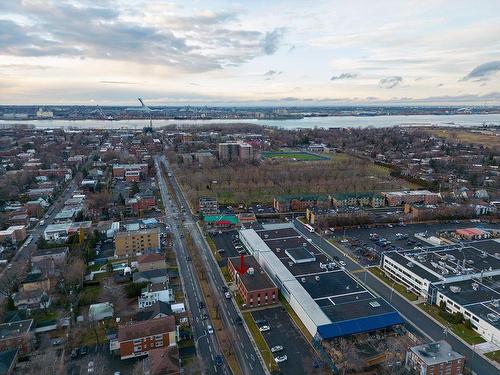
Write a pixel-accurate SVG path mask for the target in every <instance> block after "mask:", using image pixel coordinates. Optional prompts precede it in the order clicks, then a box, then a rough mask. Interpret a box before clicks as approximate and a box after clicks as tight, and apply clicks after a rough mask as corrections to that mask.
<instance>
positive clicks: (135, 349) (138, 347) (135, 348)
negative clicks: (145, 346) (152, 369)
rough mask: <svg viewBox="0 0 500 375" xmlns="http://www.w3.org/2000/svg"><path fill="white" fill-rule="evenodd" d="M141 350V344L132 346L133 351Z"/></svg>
mask: <svg viewBox="0 0 500 375" xmlns="http://www.w3.org/2000/svg"><path fill="white" fill-rule="evenodd" d="M141 350H142V346H141V345H136V346H134V352H140V351H141Z"/></svg>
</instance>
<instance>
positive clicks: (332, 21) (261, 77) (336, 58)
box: [0, 0, 500, 105]
mask: <svg viewBox="0 0 500 375" xmlns="http://www.w3.org/2000/svg"><path fill="white" fill-rule="evenodd" d="M137 97H142V98H144V100H145V102H146V103H147V104H150V105H184V104H196V105H225V104H228V105H238V104H241V105H346V104H347V105H370V104H396V105H397V104H415V105H441V104H442V105H449V104H453V105H498V104H500V1H495V0H484V1H482V0H475V1H470V0H469V1H460V0H454V1H444V0H429V1H421V0H419V1H413V0H394V1H392V0H385V1H378V0H370V1H362V0H349V1H341V0H329V1H320V0H315V1H293V0H286V1H279V0H277V1H272V0H267V1H261V0H252V1H240V2H234V1H223V0H217V1H211V0H204V1H189V0H183V1H171V2H169V1H156V0H148V1H142V0H135V1H134V0H100V1H92V0H73V1H64V0H22V1H21V0H19V1H16V0H11V1H1V0H0V104H54V105H57V104H90V105H92V104H99V105H113V104H123V105H131V104H134V105H135V104H137V99H136V98H137Z"/></svg>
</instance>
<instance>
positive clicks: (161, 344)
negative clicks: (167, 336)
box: [155, 340, 163, 348]
mask: <svg viewBox="0 0 500 375" xmlns="http://www.w3.org/2000/svg"><path fill="white" fill-rule="evenodd" d="M160 346H163V340H162V341H157V342H155V347H157V348H159V347H160Z"/></svg>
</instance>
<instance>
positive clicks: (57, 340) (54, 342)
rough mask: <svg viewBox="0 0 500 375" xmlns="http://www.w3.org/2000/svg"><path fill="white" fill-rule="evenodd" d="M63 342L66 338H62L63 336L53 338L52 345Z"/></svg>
mask: <svg viewBox="0 0 500 375" xmlns="http://www.w3.org/2000/svg"><path fill="white" fill-rule="evenodd" d="M63 342H64V340H63V339H61V338H57V339H53V340H52V346H58V345H62V343H63Z"/></svg>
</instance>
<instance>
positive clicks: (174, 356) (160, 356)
mask: <svg viewBox="0 0 500 375" xmlns="http://www.w3.org/2000/svg"><path fill="white" fill-rule="evenodd" d="M179 363H180V362H179V348H178V347H177V346H169V347H168V348H158V349H153V350H150V351H149V354H148V356H147V358H145V359H144V375H179V374H180V373H181V372H180V367H179Z"/></svg>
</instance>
